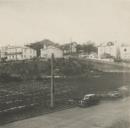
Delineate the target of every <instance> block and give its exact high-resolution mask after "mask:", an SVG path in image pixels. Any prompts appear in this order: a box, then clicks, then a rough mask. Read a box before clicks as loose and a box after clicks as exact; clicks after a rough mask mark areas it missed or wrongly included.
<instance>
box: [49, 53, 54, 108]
mask: <svg viewBox="0 0 130 128" xmlns="http://www.w3.org/2000/svg"><path fill="white" fill-rule="evenodd" d="M50 100H51V102H50V107H51V108H53V107H54V54H53V53H52V55H51V99H50Z"/></svg>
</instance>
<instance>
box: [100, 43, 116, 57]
mask: <svg viewBox="0 0 130 128" xmlns="http://www.w3.org/2000/svg"><path fill="white" fill-rule="evenodd" d="M117 51H118V45H117V43H113V42H108V43H103V44H101V45H100V46H98V58H100V59H102V58H104V57H105V56H111V57H114V58H116V57H117V54H118V52H117Z"/></svg>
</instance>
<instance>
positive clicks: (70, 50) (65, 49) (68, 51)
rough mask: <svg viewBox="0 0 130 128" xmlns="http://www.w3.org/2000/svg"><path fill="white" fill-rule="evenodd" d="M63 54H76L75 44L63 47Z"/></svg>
mask: <svg viewBox="0 0 130 128" xmlns="http://www.w3.org/2000/svg"><path fill="white" fill-rule="evenodd" d="M63 52H64V54H71V53H76V52H77V42H71V43H68V44H65V45H63Z"/></svg>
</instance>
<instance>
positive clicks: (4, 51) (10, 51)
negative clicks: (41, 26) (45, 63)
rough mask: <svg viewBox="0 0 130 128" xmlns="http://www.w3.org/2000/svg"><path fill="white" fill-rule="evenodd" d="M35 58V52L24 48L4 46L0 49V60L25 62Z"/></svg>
mask: <svg viewBox="0 0 130 128" xmlns="http://www.w3.org/2000/svg"><path fill="white" fill-rule="evenodd" d="M34 57H36V51H35V50H34V49H32V48H29V47H25V46H10V45H9V46H6V47H2V48H1V58H6V60H7V61H11V60H26V59H31V58H34Z"/></svg>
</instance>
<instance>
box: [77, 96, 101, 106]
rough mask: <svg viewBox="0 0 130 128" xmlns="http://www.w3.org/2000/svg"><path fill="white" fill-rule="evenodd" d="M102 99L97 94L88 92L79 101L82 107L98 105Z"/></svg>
mask: <svg viewBox="0 0 130 128" xmlns="http://www.w3.org/2000/svg"><path fill="white" fill-rule="evenodd" d="M99 101H100V98H99V97H98V96H97V95H96V94H87V95H85V96H84V97H83V99H81V100H80V101H79V104H78V105H79V106H80V107H88V106H91V105H96V104H98V103H99Z"/></svg>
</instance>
